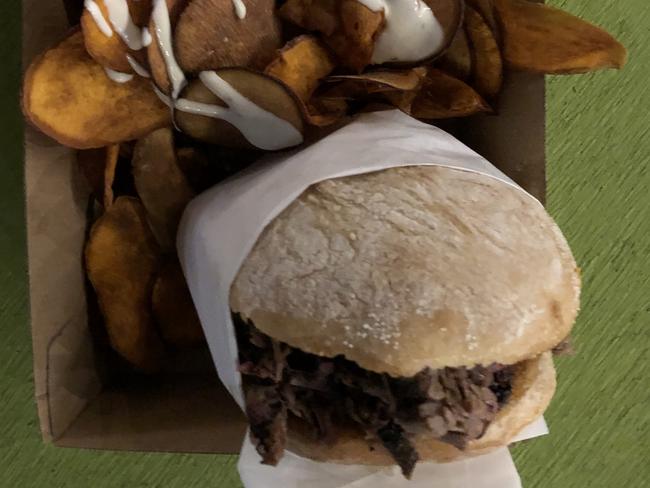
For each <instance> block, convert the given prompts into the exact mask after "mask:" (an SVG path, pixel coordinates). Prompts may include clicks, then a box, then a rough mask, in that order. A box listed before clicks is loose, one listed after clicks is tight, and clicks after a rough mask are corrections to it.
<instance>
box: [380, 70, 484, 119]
mask: <svg viewBox="0 0 650 488" xmlns="http://www.w3.org/2000/svg"><path fill="white" fill-rule="evenodd" d="M384 95H385V96H386V98H387V99H388V100H389V101H390V102H391V103H393V104H394V105H395V106H396V107H397V108H399V109H400V110H402V111H404V112H406V113H408V114H410V115H412V116H413V117H416V118H418V119H448V118H453V117H465V116H468V115H472V114H475V113H478V112H489V111H490V107H489V105H488V104H487V103H485V101H484V100H483V98H482V97H481V96H480V95H479V94H478V93H477V92H476V91H475V90H474V89H473V88H472V87H471V86H469V85H467V84H466V83H464V82H462V81H460V80H458V79H456V78H454V77H452V76H449V75H448V74H446V73H444V72H442V71H440V70H438V69H430V70H429V73H428V74H427V77H426V78H425V79H424V82H423V83H422V86H421V88H419V89H418V90H414V91H406V92H405V91H401V92H393V93H386V94H384Z"/></svg>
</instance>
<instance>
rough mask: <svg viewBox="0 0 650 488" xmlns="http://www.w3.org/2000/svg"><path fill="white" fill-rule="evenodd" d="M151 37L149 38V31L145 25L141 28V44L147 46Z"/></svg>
mask: <svg viewBox="0 0 650 488" xmlns="http://www.w3.org/2000/svg"><path fill="white" fill-rule="evenodd" d="M152 40H153V39H151V32H149V29H148V28H147V27H143V28H142V45H143V46H144V47H147V46H149V45H150V44H151V42H152Z"/></svg>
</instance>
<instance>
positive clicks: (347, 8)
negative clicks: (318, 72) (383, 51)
mask: <svg viewBox="0 0 650 488" xmlns="http://www.w3.org/2000/svg"><path fill="white" fill-rule="evenodd" d="M279 14H280V16H281V17H283V18H284V19H286V20H288V21H290V22H293V23H294V24H296V25H298V26H300V27H302V28H304V29H307V30H311V31H318V32H321V33H322V34H324V36H325V39H324V40H325V42H326V44H328V45H329V47H330V48H331V49H332V50H333V51H334V53H335V54H336V55H337V57H338V60H339V61H340V63H341V65H343V66H345V67H346V68H350V69H352V70H354V71H357V72H361V71H362V70H363V68H365V67H366V66H368V65H369V64H370V61H371V59H372V53H373V50H374V47H375V40H376V39H377V36H378V35H379V34H380V33H381V30H382V29H383V27H384V13H383V12H381V11H379V12H373V11H372V10H370V9H369V8H368V7H366V6H365V5H363V4H361V3H360V2H358V1H357V0H340V1H338V2H334V1H332V0H289V1H288V2H286V3H285V4H284V5H283V6H282V7H281V8H280V10H279Z"/></svg>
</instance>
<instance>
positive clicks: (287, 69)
mask: <svg viewBox="0 0 650 488" xmlns="http://www.w3.org/2000/svg"><path fill="white" fill-rule="evenodd" d="M334 67H335V64H334V59H333V58H332V55H331V54H330V52H329V51H328V50H327V48H326V47H325V46H323V44H322V43H321V42H320V41H319V40H318V39H316V38H315V37H313V36H300V37H296V38H295V39H293V40H291V41H290V42H289V43H288V44H287V45H286V46H284V47H283V48H282V49H281V50H280V51H278V53H277V56H276V58H275V59H274V60H273V61H271V64H269V65H268V66H267V67H266V70H265V71H264V72H265V73H266V74H267V75H269V76H272V77H273V78H277V79H278V80H280V81H282V82H283V83H284V84H285V85H287V86H288V87H289V88H291V89H292V90H293V92H294V93H295V94H296V95H297V96H298V98H300V99H301V100H302V101H303V102H305V103H306V102H307V101H308V100H309V98H310V97H311V95H312V94H313V93H314V90H316V88H317V87H318V85H319V83H320V81H321V80H322V79H323V78H324V77H326V76H327V75H329V74H330V73H331V72H332V70H333V69H334Z"/></svg>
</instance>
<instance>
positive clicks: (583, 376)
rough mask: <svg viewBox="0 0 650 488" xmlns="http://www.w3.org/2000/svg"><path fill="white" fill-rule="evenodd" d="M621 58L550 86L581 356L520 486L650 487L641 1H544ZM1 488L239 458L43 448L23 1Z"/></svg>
mask: <svg viewBox="0 0 650 488" xmlns="http://www.w3.org/2000/svg"><path fill="white" fill-rule="evenodd" d="M549 3H551V4H553V5H556V6H559V7H562V8H565V9H567V10H569V11H571V12H573V13H575V14H578V15H581V16H583V17H584V18H587V19H590V20H591V21H593V22H595V23H597V24H600V25H602V26H604V27H606V28H607V29H609V30H610V31H611V32H612V33H614V34H615V35H617V36H618V37H619V38H620V39H621V40H622V41H623V42H624V43H625V44H626V45H627V46H628V48H629V50H630V62H629V65H628V66H627V67H626V68H625V70H624V71H623V72H621V73H617V72H606V73H597V74H593V75H586V76H579V77H551V78H550V79H549V83H548V90H547V96H548V130H547V138H548V139H547V154H548V177H549V195H548V197H549V198H548V207H549V210H550V212H551V214H552V215H553V216H554V217H555V218H556V219H557V221H558V222H559V224H560V226H561V227H562V229H563V230H564V232H565V233H566V235H567V237H568V239H569V241H570V243H571V245H572V247H573V249H574V252H575V255H576V258H577V260H578V262H579V263H580V265H581V267H582V270H583V278H584V292H583V301H582V307H583V311H582V313H581V315H580V317H579V320H578V323H577V325H576V328H575V332H574V338H575V344H576V346H577V349H578V354H577V355H576V356H574V357H570V358H562V359H559V360H558V361H557V366H558V379H559V387H558V391H557V395H556V397H555V399H554V401H553V403H552V405H551V407H550V409H549V410H548V412H547V419H548V421H549V423H550V426H551V429H552V434H551V435H550V436H547V437H544V438H541V439H537V440H534V441H531V442H527V443H523V444H521V445H519V446H517V447H515V448H514V449H513V454H514V457H515V461H516V463H517V466H518V468H519V470H520V472H521V475H522V478H523V481H524V485H525V486H526V487H528V488H533V487H553V488H556V487H557V488H582V487H591V488H596V487H603V488H606V487H613V486H623V487H626V488H633V487H634V488H636V487H645V486H650V442H649V439H650V388H649V387H648V382H649V379H650V357H649V355H648V349H649V346H650V328H649V325H648V324H649V323H650V169H649V166H648V156H649V154H650V133H649V130H648V127H649V125H650V89H649V87H650V50H649V49H648V44H650V2H648V0H626V1H623V2H618V1H612V0H552V1H550V2H549ZM0 59H1V60H2V71H1V76H0V108H1V112H0V147H1V148H2V149H1V152H0V332H1V334H2V335H1V336H0V487H2V488H4V487H21V488H27V487H39V488H41V487H94V488H100V487H129V488H130V487H165V488H167V487H170V488H171V487H183V488H185V487H203V486H206V487H207V486H218V487H239V486H241V484H240V482H239V479H238V476H237V472H236V457H234V456H212V455H185V454H148V453H116V452H99V451H85V450H73V449H63V448H56V447H52V446H50V445H44V444H43V443H42V441H41V438H40V434H39V428H38V418H37V415H36V408H35V403H34V400H33V384H32V363H31V346H30V332H29V322H28V296H27V283H26V282H27V279H26V258H25V230H24V211H23V175H22V173H23V164H22V143H21V141H22V118H21V115H20V113H19V104H18V101H17V96H16V94H17V92H18V89H19V83H20V66H19V63H20V2H19V1H18V0H3V1H2V2H0Z"/></svg>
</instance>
